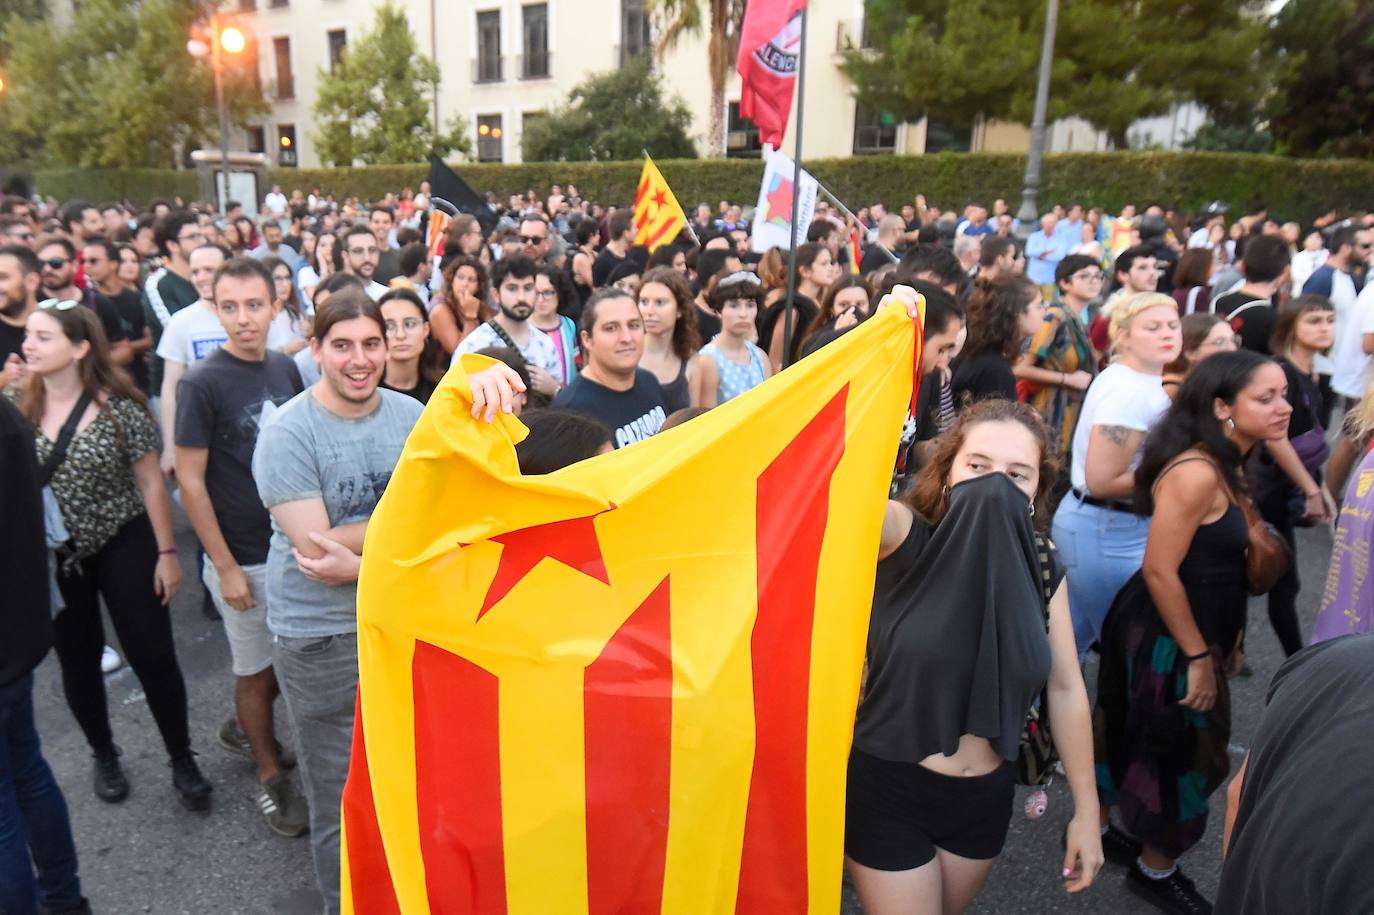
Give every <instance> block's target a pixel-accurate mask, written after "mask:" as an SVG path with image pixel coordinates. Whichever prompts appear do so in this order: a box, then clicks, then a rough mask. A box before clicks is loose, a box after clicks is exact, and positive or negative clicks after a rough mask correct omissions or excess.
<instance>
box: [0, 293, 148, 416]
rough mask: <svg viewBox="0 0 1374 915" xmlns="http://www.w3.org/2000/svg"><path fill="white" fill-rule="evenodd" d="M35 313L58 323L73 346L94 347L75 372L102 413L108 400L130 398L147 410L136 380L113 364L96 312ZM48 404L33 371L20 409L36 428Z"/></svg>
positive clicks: (81, 307)
mask: <svg viewBox="0 0 1374 915" xmlns="http://www.w3.org/2000/svg"><path fill="white" fill-rule="evenodd" d="M35 314H43V315H47V316H48V317H49V318H52V319H53V320H54V321H56V322H57V324H58V326H59V327H60V328H62V334H63V336H65V337H66V338H67V339H68V340H70V341H71V342H72V343H73V344H77V343H89V344H90V345H91V347H90V350H89V351H88V352H87V353H86V355H84V356H82V357H81V359H80V360H78V362H77V368H76V371H77V374H78V375H79V376H80V377H81V390H82V392H83V393H85V395H86V396H87V397H89V398H90V399H91V402H92V403H94V404H96V406H97V407H99V408H100V409H102V410H103V409H105V401H106V400H107V399H108V398H111V397H127V398H129V399H130V400H132V401H134V402H135V403H137V404H138V405H139V406H140V407H142V408H143V409H145V410H146V409H148V398H147V397H145V396H143V392H142V391H140V390H139V389H138V386H137V385H135V384H134V382H133V379H132V378H130V377H129V375H128V373H127V372H125V371H124V370H123V369H122V368H120V367H119V366H117V365H115V364H114V363H113V362H111V361H110V343H109V340H107V339H106V337H105V328H104V327H103V326H101V324H100V318H98V317H97V316H96V313H95V312H93V311H91V310H90V309H89V308H87V307H86V306H85V305H78V306H76V307H75V308H69V309H67V310H66V311H59V310H58V309H56V308H44V309H42V310H40V311H37V312H35ZM46 405H47V391H46V390H45V389H44V387H43V379H42V378H41V377H40V376H38V375H37V374H35V373H33V372H30V373H29V377H28V380H26V381H25V382H24V390H23V391H22V392H21V393H20V395H19V410H20V412H21V413H23V414H24V416H26V417H27V418H28V420H29V422H31V423H33V424H34V427H35V428H36V427H37V426H38V425H39V424H40V423H42V421H43V410H44V408H45V407H46ZM150 415H151V414H150Z"/></svg>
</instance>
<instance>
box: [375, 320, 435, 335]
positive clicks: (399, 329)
mask: <svg viewBox="0 0 1374 915" xmlns="http://www.w3.org/2000/svg"><path fill="white" fill-rule="evenodd" d="M424 323H425V322H424V321H421V320H420V319H419V318H406V319H405V320H404V321H402V322H401V323H400V324H397V323H396V322H395V321H387V322H385V323H384V324H383V325H382V326H383V327H384V328H386V335H387V336H388V337H401V336H407V337H408V336H410V335H411V334H413V333H415V332H416V331H417V330H419V329H420V328H421V327H422V326H424Z"/></svg>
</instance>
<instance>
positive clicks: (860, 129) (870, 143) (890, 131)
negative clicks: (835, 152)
mask: <svg viewBox="0 0 1374 915" xmlns="http://www.w3.org/2000/svg"><path fill="white" fill-rule="evenodd" d="M896 151H897V119H896V118H894V117H893V116H892V115H890V114H887V113H886V112H880V111H874V110H873V109H871V108H868V107H866V106H864V105H856V106H854V155H856V156H872V155H877V154H879V153H890V152H896Z"/></svg>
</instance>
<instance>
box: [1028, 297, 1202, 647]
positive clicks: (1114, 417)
mask: <svg viewBox="0 0 1374 915" xmlns="http://www.w3.org/2000/svg"><path fill="white" fill-rule="evenodd" d="M1109 333H1110V337H1111V341H1112V352H1113V353H1114V354H1115V357H1116V358H1115V361H1114V362H1113V363H1112V364H1111V365H1109V366H1108V367H1107V368H1106V369H1105V370H1104V371H1103V372H1102V374H1100V375H1098V376H1097V379H1096V380H1095V381H1094V382H1093V384H1092V386H1091V387H1090V388H1088V395H1087V397H1086V398H1084V400H1083V407H1082V409H1081V410H1080V412H1079V416H1078V428H1077V429H1076V430H1075V431H1074V436H1073V448H1072V450H1071V454H1072V460H1073V463H1072V469H1071V481H1072V484H1073V489H1072V491H1071V492H1070V493H1069V494H1068V495H1066V496H1065V497H1064V500H1063V501H1062V502H1061V503H1060V504H1059V509H1058V511H1056V512H1055V515H1054V528H1053V536H1054V542H1055V544H1056V545H1057V546H1058V547H1059V551H1060V554H1061V556H1062V557H1063V559H1064V564H1065V566H1066V567H1067V569H1068V579H1069V609H1070V612H1071V615H1072V617H1073V630H1074V636H1075V638H1076V639H1077V642H1078V654H1079V656H1080V658H1081V657H1082V656H1083V655H1084V654H1086V653H1087V650H1088V647H1089V646H1090V645H1092V643H1093V642H1095V641H1097V637H1098V635H1099V634H1100V633H1101V631H1102V620H1103V619H1104V618H1105V617H1106V615H1107V610H1108V608H1110V607H1111V604H1112V599H1113V598H1115V597H1116V592H1117V591H1118V590H1120V589H1121V586H1122V585H1124V584H1125V583H1126V580H1127V579H1129V578H1130V577H1131V575H1133V574H1134V573H1135V572H1136V570H1138V569H1139V568H1140V563H1141V560H1142V559H1143V558H1144V556H1145V538H1146V536H1147V535H1148V533H1149V530H1150V519H1149V518H1147V517H1143V516H1141V515H1138V514H1136V512H1135V508H1134V505H1133V504H1132V498H1133V493H1134V488H1135V468H1136V465H1137V464H1139V463H1140V455H1141V450H1142V448H1143V446H1144V442H1145V433H1146V432H1148V431H1149V429H1150V427H1151V426H1152V425H1154V422H1155V420H1157V419H1158V418H1159V417H1160V416H1161V415H1162V414H1163V413H1164V411H1165V410H1167V409H1168V408H1169V396H1168V395H1167V394H1165V393H1164V388H1163V385H1162V384H1161V381H1162V379H1163V375H1164V366H1166V365H1168V364H1169V363H1170V362H1172V361H1173V359H1174V358H1175V357H1176V356H1177V355H1178V352H1179V347H1180V346H1181V344H1182V337H1181V334H1180V331H1179V317H1178V306H1177V305H1176V304H1175V302H1174V300H1173V299H1172V298H1170V297H1169V296H1167V295H1164V294H1162V293H1157V292H1141V293H1136V294H1135V295H1133V296H1131V297H1129V298H1126V299H1123V300H1122V301H1120V302H1118V303H1117V305H1116V307H1115V308H1114V309H1113V310H1112V318H1111V325H1110V330H1109Z"/></svg>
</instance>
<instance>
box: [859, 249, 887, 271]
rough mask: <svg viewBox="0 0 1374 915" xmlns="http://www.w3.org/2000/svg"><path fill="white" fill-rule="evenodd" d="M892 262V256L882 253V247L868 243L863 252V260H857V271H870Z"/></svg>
mask: <svg viewBox="0 0 1374 915" xmlns="http://www.w3.org/2000/svg"><path fill="white" fill-rule="evenodd" d="M890 263H892V258H890V257H888V256H887V255H886V254H884V253H883V249H882V248H879V247H878V246H877V245H869V246H868V250H867V251H865V252H864V256H863V260H861V261H859V272H860V273H862V274H865V275H867V274H869V273H872V272H873V271H874V270H878V269H880V268H882V267H886V266H887V265H888V264H890Z"/></svg>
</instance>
